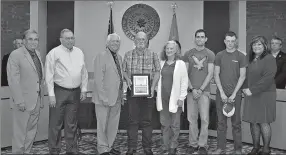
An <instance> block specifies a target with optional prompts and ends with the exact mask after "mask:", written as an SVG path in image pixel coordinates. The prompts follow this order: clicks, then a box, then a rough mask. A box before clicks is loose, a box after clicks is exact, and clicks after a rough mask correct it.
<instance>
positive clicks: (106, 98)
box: [93, 49, 123, 106]
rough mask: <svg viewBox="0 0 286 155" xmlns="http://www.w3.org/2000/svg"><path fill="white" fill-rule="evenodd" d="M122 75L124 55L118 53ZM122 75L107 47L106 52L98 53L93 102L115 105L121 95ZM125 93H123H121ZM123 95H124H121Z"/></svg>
mask: <svg viewBox="0 0 286 155" xmlns="http://www.w3.org/2000/svg"><path fill="white" fill-rule="evenodd" d="M117 56H118V60H119V64H120V69H121V75H123V74H122V57H121V56H120V55H119V54H117ZM120 78H123V77H120V76H119V73H118V70H117V67H116V64H115V62H114V59H113V56H112V55H111V52H110V51H109V50H108V49H106V50H105V51H104V52H101V53H99V54H97V56H96V57H95V59H94V89H93V102H94V103H95V104H102V105H108V106H113V105H115V103H116V101H117V98H118V95H119V84H120ZM120 95H123V94H120ZM121 97H122V96H121Z"/></svg>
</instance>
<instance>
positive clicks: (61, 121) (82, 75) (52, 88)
mask: <svg viewBox="0 0 286 155" xmlns="http://www.w3.org/2000/svg"><path fill="white" fill-rule="evenodd" d="M60 41H61V45H59V46H57V47H55V48H53V49H52V50H51V51H50V52H49V53H48V54H47V56H46V66H45V67H46V84H47V87H48V94H49V99H50V114H49V140H48V142H49V151H50V154H59V153H60V150H61V129H62V126H64V131H65V141H66V152H67V154H78V153H79V152H78V145H77V134H76V131H77V123H78V118H77V109H78V106H79V103H80V101H82V100H84V99H85V98H86V92H87V83H88V73H87V70H86V67H85V62H84V54H83V52H82V51H81V50H80V49H79V48H77V47H75V46H74V43H75V38H74V35H73V32H72V31H71V30H69V29H63V30H62V31H61V34H60Z"/></svg>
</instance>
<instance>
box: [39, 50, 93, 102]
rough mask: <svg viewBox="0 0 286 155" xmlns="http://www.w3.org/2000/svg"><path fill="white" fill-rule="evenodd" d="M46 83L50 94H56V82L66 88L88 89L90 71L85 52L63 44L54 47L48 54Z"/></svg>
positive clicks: (84, 90)
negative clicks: (87, 67)
mask: <svg viewBox="0 0 286 155" xmlns="http://www.w3.org/2000/svg"><path fill="white" fill-rule="evenodd" d="M45 67H46V84H47V88H48V93H49V96H55V92H54V83H56V84H57V85H59V86H61V87H64V88H77V87H79V86H80V87H81V92H86V91H87V83H88V73H87V70H86V67H85V62H84V54H83V52H82V51H81V50H80V49H79V48H77V47H73V49H72V50H71V51H70V50H69V49H67V48H66V47H64V46H63V45H59V46H57V47H55V48H53V49H52V50H51V51H50V52H49V53H48V54H47V56H46V66H45Z"/></svg>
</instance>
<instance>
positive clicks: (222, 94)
mask: <svg viewBox="0 0 286 155" xmlns="http://www.w3.org/2000/svg"><path fill="white" fill-rule="evenodd" d="M220 97H221V101H222V102H223V103H226V102H227V96H226V95H225V93H224V92H223V93H220Z"/></svg>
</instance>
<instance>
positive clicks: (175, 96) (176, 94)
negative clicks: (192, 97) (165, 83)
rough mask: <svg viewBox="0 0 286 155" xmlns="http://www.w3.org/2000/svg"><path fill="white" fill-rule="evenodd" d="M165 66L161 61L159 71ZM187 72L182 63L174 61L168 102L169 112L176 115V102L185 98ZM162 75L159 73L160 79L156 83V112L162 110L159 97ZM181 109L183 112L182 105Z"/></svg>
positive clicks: (187, 80)
mask: <svg viewBox="0 0 286 155" xmlns="http://www.w3.org/2000/svg"><path fill="white" fill-rule="evenodd" d="M164 64H165V61H161V70H162V68H163V66H164ZM188 82H189V77H188V71H187V67H186V64H185V62H184V61H182V60H176V65H175V69H174V74H173V84H172V91H171V95H170V100H169V111H170V112H172V113H176V112H177V110H178V105H177V101H178V100H179V99H180V100H182V101H184V100H185V98H186V96H187V89H188ZM161 83H162V75H161V73H160V79H159V82H158V88H157V89H158V90H157V102H156V106H157V110H158V111H161V110H163V106H162V96H161V89H162V85H161ZM182 109H183V110H184V104H183V107H182Z"/></svg>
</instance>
